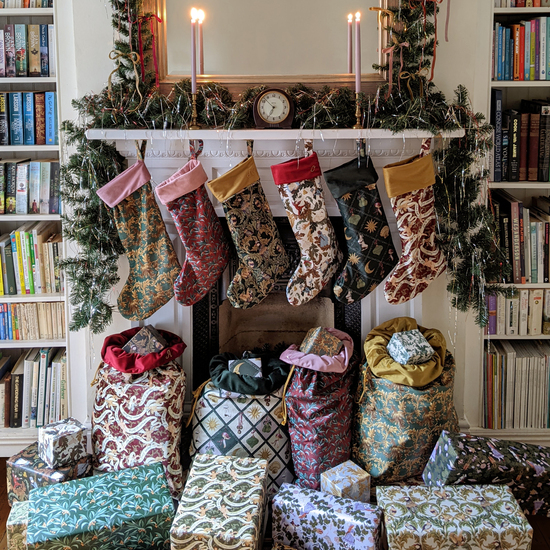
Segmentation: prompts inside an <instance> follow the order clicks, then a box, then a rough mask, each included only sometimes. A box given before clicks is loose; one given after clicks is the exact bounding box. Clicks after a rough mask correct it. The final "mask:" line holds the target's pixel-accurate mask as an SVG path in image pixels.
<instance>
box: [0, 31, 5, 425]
mask: <svg viewBox="0 0 550 550" xmlns="http://www.w3.org/2000/svg"><path fill="white" fill-rule="evenodd" d="M5 76H6V49H5V47H4V29H3V28H2V29H0V78H4V77H5ZM2 413H3V411H2ZM3 425H4V424H3V422H2V421H1V420H0V426H3Z"/></svg>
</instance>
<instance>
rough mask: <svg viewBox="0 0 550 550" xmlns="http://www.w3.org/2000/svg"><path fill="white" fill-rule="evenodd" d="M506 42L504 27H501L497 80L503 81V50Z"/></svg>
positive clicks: (499, 29) (499, 31) (499, 28)
mask: <svg viewBox="0 0 550 550" xmlns="http://www.w3.org/2000/svg"><path fill="white" fill-rule="evenodd" d="M503 41H504V27H502V25H499V27H498V48H497V80H503V78H504V73H503V63H502V50H503V47H502V45H503Z"/></svg>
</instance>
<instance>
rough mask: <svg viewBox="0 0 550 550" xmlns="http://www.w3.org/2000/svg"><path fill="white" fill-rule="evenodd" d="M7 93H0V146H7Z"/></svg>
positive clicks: (8, 139)
mask: <svg viewBox="0 0 550 550" xmlns="http://www.w3.org/2000/svg"><path fill="white" fill-rule="evenodd" d="M8 102H9V97H8V92H0V145H9V142H10V132H9V123H8Z"/></svg>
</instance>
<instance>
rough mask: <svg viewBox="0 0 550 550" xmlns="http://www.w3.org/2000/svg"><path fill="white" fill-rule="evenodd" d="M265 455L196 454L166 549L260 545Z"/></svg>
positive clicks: (265, 473)
mask: <svg viewBox="0 0 550 550" xmlns="http://www.w3.org/2000/svg"><path fill="white" fill-rule="evenodd" d="M266 484H267V461H266V460H263V459H258V458H235V457H231V456H215V455H203V454H198V455H196V456H195V459H194V461H193V465H192V467H191V470H190V472H189V477H188V479H187V483H186V484H185V489H184V491H183V494H182V496H181V500H180V503H179V506H178V511H177V513H176V517H175V519H174V523H173V525H172V530H171V532H170V540H171V543H172V550H187V549H189V550H191V549H193V550H207V549H215V548H220V549H221V548H231V549H232V550H237V549H241V548H247V549H260V548H261V544H262V537H263V523H264V508H265V504H266Z"/></svg>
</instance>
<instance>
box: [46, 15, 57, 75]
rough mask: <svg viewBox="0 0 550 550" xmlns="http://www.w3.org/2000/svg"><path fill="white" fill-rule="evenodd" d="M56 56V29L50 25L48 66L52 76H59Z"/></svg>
mask: <svg viewBox="0 0 550 550" xmlns="http://www.w3.org/2000/svg"><path fill="white" fill-rule="evenodd" d="M55 55H56V54H55V27H54V25H53V24H51V23H50V24H49V25H48V64H49V74H50V76H56V75H57V63H56V61H57V60H56V58H55Z"/></svg>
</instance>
